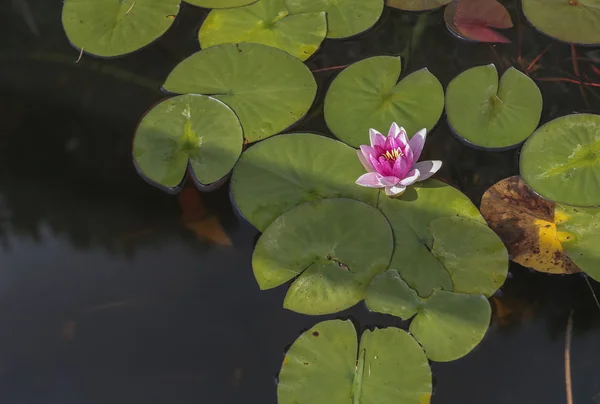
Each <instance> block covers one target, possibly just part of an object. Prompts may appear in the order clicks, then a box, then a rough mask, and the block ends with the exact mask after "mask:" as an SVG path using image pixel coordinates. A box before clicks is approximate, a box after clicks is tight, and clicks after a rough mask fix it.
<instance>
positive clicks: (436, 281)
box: [379, 179, 485, 297]
mask: <svg viewBox="0 0 600 404" xmlns="http://www.w3.org/2000/svg"><path fill="white" fill-rule="evenodd" d="M379 209H380V210H381V211H382V212H383V214H384V215H385V216H386V217H387V219H388V220H389V222H390V224H391V225H392V229H393V231H394V239H395V249H394V255H393V257H392V261H391V264H390V267H391V268H396V269H398V271H399V272H400V274H401V275H402V278H404V280H406V282H408V284H409V285H410V287H411V288H413V289H415V290H416V291H417V292H418V293H419V295H420V296H422V297H427V296H429V295H430V294H431V293H432V292H433V290H434V289H435V288H442V289H444V290H449V291H452V279H451V278H450V275H449V273H448V271H447V270H446V269H445V268H444V266H443V265H442V264H441V263H440V261H439V260H438V259H437V258H436V257H435V256H433V255H432V254H431V249H432V248H433V241H434V237H433V234H432V233H431V229H430V228H429V223H430V222H431V221H432V220H434V219H437V218H440V217H454V216H457V215H459V216H462V217H466V218H471V219H473V220H477V221H480V222H483V223H485V221H484V220H483V218H482V217H481V215H480V214H479V211H478V210H477V208H476V207H475V205H473V203H472V202H471V201H470V200H469V198H468V197H466V196H465V195H464V194H463V193H461V192H460V191H459V190H457V189H456V188H454V187H452V186H450V185H448V184H445V183H443V182H441V181H437V180H434V179H429V180H427V181H424V182H422V183H418V184H416V185H414V186H411V187H410V188H408V189H407V190H406V192H405V193H404V194H402V196H400V197H399V198H387V197H383V196H382V197H381V198H380V199H379Z"/></svg>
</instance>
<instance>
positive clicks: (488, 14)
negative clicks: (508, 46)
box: [444, 0, 513, 43]
mask: <svg viewBox="0 0 600 404" xmlns="http://www.w3.org/2000/svg"><path fill="white" fill-rule="evenodd" d="M444 20H445V21H446V25H447V26H448V28H449V29H450V30H451V31H453V32H454V33H455V34H456V35H457V36H459V37H463V38H466V39H470V40H473V41H478V42H500V43H508V42H510V40H509V39H508V38H506V37H505V36H504V35H501V34H500V33H498V32H496V31H494V30H493V29H492V28H504V29H505V28H510V27H512V26H513V24H512V20H511V18H510V14H509V13H508V10H506V8H505V7H504V6H503V5H502V4H500V3H498V2H497V1H496V0H457V1H455V2H452V3H451V4H449V5H448V7H446V10H445V11H444Z"/></svg>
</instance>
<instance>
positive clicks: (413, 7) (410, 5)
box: [385, 0, 452, 11]
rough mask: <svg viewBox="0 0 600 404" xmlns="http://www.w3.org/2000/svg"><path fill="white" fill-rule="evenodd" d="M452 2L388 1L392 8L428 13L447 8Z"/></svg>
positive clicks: (440, 0)
mask: <svg viewBox="0 0 600 404" xmlns="http://www.w3.org/2000/svg"><path fill="white" fill-rule="evenodd" d="M450 2H452V0H386V1H385V4H387V5H388V6H390V7H394V8H398V9H400V10H406V11H427V10H434V9H436V8H440V7H443V6H445V5H446V4H448V3H450Z"/></svg>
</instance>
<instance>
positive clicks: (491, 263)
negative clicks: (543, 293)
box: [429, 217, 508, 297]
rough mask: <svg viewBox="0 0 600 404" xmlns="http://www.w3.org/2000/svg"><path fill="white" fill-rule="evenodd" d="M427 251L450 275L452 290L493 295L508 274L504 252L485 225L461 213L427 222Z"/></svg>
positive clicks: (496, 238)
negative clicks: (430, 243) (429, 240)
mask: <svg viewBox="0 0 600 404" xmlns="http://www.w3.org/2000/svg"><path fill="white" fill-rule="evenodd" d="M429 228H430V229H431V233H432V234H433V248H432V249H431V253H432V254H433V255H434V256H435V257H436V258H437V259H438V261H440V262H441V263H442V264H443V265H444V267H445V268H446V270H447V271H448V273H449V274H450V277H451V278H452V283H453V285H454V292H460V293H473V294H482V295H485V296H488V297H489V296H491V295H493V294H494V293H495V292H496V291H497V290H498V289H499V288H500V286H502V284H503V283H504V281H505V280H506V276H507V274H508V252H507V251H506V247H505V246H504V243H503V242H502V240H501V239H500V237H498V235H497V234H496V233H494V231H493V230H492V229H490V228H489V227H487V225H485V224H483V223H480V222H478V221H475V220H471V219H467V218H464V217H442V218H439V219H435V220H433V221H432V222H431V223H429Z"/></svg>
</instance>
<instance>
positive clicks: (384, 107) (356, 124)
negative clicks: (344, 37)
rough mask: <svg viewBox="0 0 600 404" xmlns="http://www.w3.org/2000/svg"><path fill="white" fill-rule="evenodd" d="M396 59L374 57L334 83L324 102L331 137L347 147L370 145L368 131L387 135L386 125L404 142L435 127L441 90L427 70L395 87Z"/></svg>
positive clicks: (356, 64)
mask: <svg viewBox="0 0 600 404" xmlns="http://www.w3.org/2000/svg"><path fill="white" fill-rule="evenodd" d="M400 71H401V62H400V58H399V57H392V56H377V57H372V58H369V59H365V60H362V61H360V62H357V63H354V64H353V65H351V66H350V67H347V68H346V69H344V70H343V71H342V72H341V73H340V74H339V76H338V77H336V79H335V80H334V81H333V83H332V84H331V86H330V87H329V91H328V92H327V96H326V97H325V120H326V121H327V126H328V127H329V129H330V130H331V131H332V132H333V134H334V135H335V136H336V137H337V138H338V139H340V140H342V141H343V142H346V143H348V144H349V145H351V146H354V147H359V146H360V145H363V144H369V129H371V128H373V129H376V130H378V131H379V132H381V133H384V134H387V131H388V130H389V128H390V123H391V122H396V123H398V125H401V126H402V127H404V128H405V129H406V131H407V132H408V135H409V136H412V135H414V134H415V133H417V132H418V131H419V130H421V129H423V128H426V129H428V130H430V129H431V128H433V126H434V125H435V124H436V123H437V122H438V120H439V119H440V116H441V115H442V111H443V109H444V90H443V88H442V85H441V84H440V82H439V81H438V79H437V78H436V77H435V76H434V75H433V74H431V73H430V72H429V70H427V69H421V70H418V71H416V72H414V73H411V74H409V75H408V76H406V77H405V78H404V79H402V80H400V82H398V78H399V77H400Z"/></svg>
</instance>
